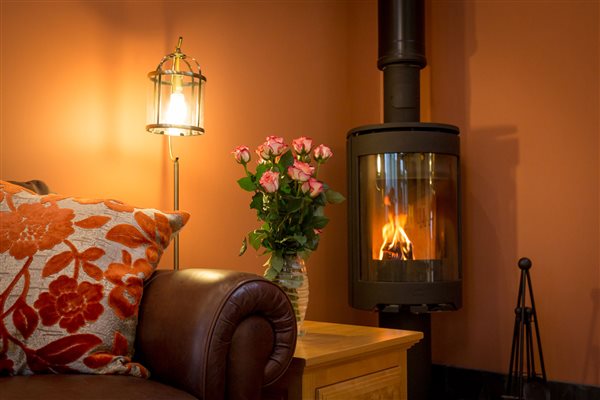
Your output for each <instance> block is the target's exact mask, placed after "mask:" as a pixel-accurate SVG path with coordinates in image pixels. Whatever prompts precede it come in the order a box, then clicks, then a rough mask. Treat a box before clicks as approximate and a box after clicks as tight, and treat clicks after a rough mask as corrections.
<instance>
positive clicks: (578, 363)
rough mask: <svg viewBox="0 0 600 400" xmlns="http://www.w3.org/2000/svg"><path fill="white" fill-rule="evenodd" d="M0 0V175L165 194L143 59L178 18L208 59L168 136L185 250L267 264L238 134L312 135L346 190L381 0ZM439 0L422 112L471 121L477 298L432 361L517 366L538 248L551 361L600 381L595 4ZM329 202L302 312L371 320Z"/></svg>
mask: <svg viewBox="0 0 600 400" xmlns="http://www.w3.org/2000/svg"><path fill="white" fill-rule="evenodd" d="M546 3H547V4H546ZM1 4H2V5H1V9H0V11H1V54H0V55H1V57H0V62H1V64H0V66H1V72H0V73H1V80H0V85H1V104H0V156H1V159H0V178H2V179H17V180H25V179H32V178H39V179H43V180H45V181H46V182H48V183H49V184H50V185H51V187H52V188H53V189H54V190H55V191H57V192H61V193H65V194H74V195H81V196H88V197H97V196H110V197H114V198H118V199H122V200H124V201H128V202H131V203H134V204H138V205H141V206H151V207H158V208H165V209H166V208H169V207H170V206H171V197H172V195H171V193H172V192H171V187H172V178H171V174H172V171H171V164H170V162H169V158H168V150H167V146H166V140H165V139H164V138H162V137H160V136H154V135H150V134H148V133H146V132H145V131H144V124H145V101H146V97H145V96H146V90H147V88H146V85H147V81H146V79H147V78H146V73H147V72H148V71H149V70H151V69H153V68H154V67H155V66H156V64H157V63H158V62H159V60H160V58H161V57H162V56H163V55H165V54H166V53H167V52H170V51H172V50H173V47H174V45H175V43H176V40H177V36H179V35H182V36H183V37H184V43H183V50H184V52H185V53H187V54H188V55H190V56H194V57H196V58H197V59H198V60H199V61H200V63H201V65H202V66H203V72H204V73H205V74H206V75H207V77H208V85H207V103H206V128H207V134H206V135H205V136H203V137H195V138H177V139H176V141H175V153H176V154H177V155H179V157H180V158H181V208H183V209H186V210H188V211H190V212H191V214H192V218H191V220H190V222H189V224H188V226H187V227H186V228H185V230H184V231H183V233H182V235H181V252H182V254H181V258H182V265H184V266H189V267H192V266H197V267H217V268H231V269H238V270H245V271H250V272H255V273H261V272H262V267H261V265H262V263H263V262H264V259H263V258H260V257H257V256H256V255H255V254H254V253H253V251H249V252H248V254H246V255H245V256H243V257H241V258H240V257H238V256H237V251H238V249H239V245H240V242H241V239H242V237H243V235H244V234H245V233H246V232H247V231H249V230H250V229H253V228H254V227H255V226H256V221H255V217H254V216H253V214H252V213H251V212H250V210H249V209H248V203H249V196H248V195H246V194H245V193H244V192H242V191H241V190H240V189H239V188H237V186H236V184H235V180H236V179H237V178H238V177H240V176H241V169H240V168H239V166H237V165H236V164H235V163H234V162H233V160H232V159H231V156H230V154H229V152H230V151H231V149H232V148H233V147H235V146H236V145H239V144H246V145H249V146H251V147H254V146H256V145H258V144H259V143H260V142H261V141H262V140H263V139H264V137H265V136H267V135H271V134H278V135H282V136H284V137H286V138H287V139H288V140H291V139H292V138H294V137H296V136H299V135H309V136H312V137H313V138H315V139H316V140H317V141H319V142H324V143H326V144H328V145H330V146H331V147H332V148H333V151H334V152H335V157H334V159H332V161H331V162H330V164H328V165H326V168H325V170H324V173H323V176H324V178H325V179H326V180H327V181H328V182H329V183H330V184H331V185H332V186H333V187H334V188H336V189H338V190H339V191H341V192H343V193H345V192H346V172H345V154H344V153H345V134H346V132H347V131H348V129H350V128H352V127H355V126H357V125H362V124H367V123H374V122H378V121H379V120H380V109H381V100H380V98H381V96H380V76H379V73H378V71H377V69H376V68H375V62H376V61H375V60H376V57H377V54H376V40H377V36H376V35H377V32H376V2H375V1H373V0H369V1H325V0H324V1H314V2H313V1H310V2H309V1H306V2H304V1H300V2H299V1H273V2H264V1H231V2H222V1H198V2H192V1H190V2H168V1H164V2H144V3H141V2H123V3H117V2H86V1H69V2H67V1H62V2H52V3H45V2H18V1H8V0H2V3H1ZM428 4H429V6H430V9H429V11H428V14H429V19H430V29H429V30H430V32H429V33H430V35H429V41H430V42H431V43H432V45H431V46H430V48H429V57H430V59H429V61H430V65H431V67H430V71H429V73H430V75H429V76H430V78H431V81H430V82H429V83H430V85H429V86H430V87H431V110H425V111H426V113H425V115H431V117H432V119H433V120H434V121H437V122H448V123H454V124H456V125H459V126H460V127H461V129H462V132H463V133H462V152H463V158H462V168H463V171H462V172H463V176H464V188H463V199H464V204H463V212H464V220H465V227H464V275H465V280H464V291H465V295H464V303H465V304H464V308H463V309H462V310H461V311H458V312H455V313H447V314H436V315H434V316H433V328H434V329H433V332H434V338H433V345H434V348H433V351H434V361H435V362H437V363H441V364H448V365H456V366H460V367H467V368H478V369H485V370H492V371H497V372H505V371H506V369H507V367H508V355H509V351H510V339H511V335H512V323H513V315H512V308H513V307H514V302H515V299H516V285H517V279H518V271H517V270H516V267H515V266H514V264H515V262H516V260H517V259H518V257H520V256H523V255H526V256H529V257H531V258H532V259H533V260H534V263H535V265H534V269H533V283H534V289H535V294H536V302H537V305H538V308H539V314H540V319H541V328H542V341H543V344H544V350H545V356H546V366H547V369H548V373H549V377H550V379H552V380H561V381H572V382H579V383H587V384H594V385H600V341H599V337H600V296H599V295H598V293H599V292H600V271H599V262H600V252H599V242H600V233H599V227H600V215H599V214H600V213H599V211H600V199H599V194H598V189H599V187H600V176H599V175H600V173H599V172H600V171H599V169H600V166H599V163H598V156H599V154H600V143H599V141H598V135H599V124H600V116H599V108H600V105H599V100H598V98H599V93H600V87H599V83H598V70H599V69H600V66H599V62H598V56H599V54H598V52H599V50H598V49H599V47H600V46H599V41H600V35H599V32H598V21H599V19H600V11H599V10H598V8H599V7H598V3H597V2H584V1H581V2H580V1H576V2H564V3H562V2H529V1H526V2H479V1H477V2H448V1H436V0H431V1H430V2H428ZM507 21H509V23H507ZM327 213H328V215H329V216H330V217H331V220H332V221H331V223H330V225H329V226H328V227H327V228H326V230H325V233H324V235H323V239H322V242H321V245H320V248H319V250H318V251H317V252H316V253H315V254H314V255H313V256H312V257H311V259H310V261H309V263H308V266H309V276H310V283H311V302H310V305H309V311H308V318H311V319H315V320H327V321H336V322H347V323H363V324H374V323H375V321H376V317H375V315H374V314H372V313H368V312H361V311H357V310H353V309H351V308H350V307H348V305H347V292H346V286H347V270H346V268H347V255H346V252H347V244H346V230H347V229H346V205H339V206H332V207H329V209H328V210H327ZM161 265H162V267H165V268H168V267H169V266H170V265H171V255H170V253H167V254H165V257H164V259H163V262H162V264H161Z"/></svg>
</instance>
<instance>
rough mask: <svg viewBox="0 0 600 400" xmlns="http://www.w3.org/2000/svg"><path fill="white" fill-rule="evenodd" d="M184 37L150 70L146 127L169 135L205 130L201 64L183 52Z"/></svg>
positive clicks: (196, 132) (204, 79)
mask: <svg viewBox="0 0 600 400" xmlns="http://www.w3.org/2000/svg"><path fill="white" fill-rule="evenodd" d="M181 42H182V38H181V37H180V38H179V43H178V45H177V48H176V50H175V52H174V53H171V54H169V55H167V56H165V57H164V58H163V59H162V60H161V62H160V63H159V64H158V67H157V68H156V70H154V71H151V72H149V73H148V78H149V79H150V87H149V89H150V93H149V95H148V111H147V121H146V130H147V131H148V132H152V133H157V134H161V135H169V136H192V135H201V134H203V133H204V85H205V83H206V77H205V76H203V75H202V72H201V70H200V64H198V62H197V61H196V60H195V59H193V58H190V57H187V56H186V55H185V54H183V53H182V52H181V49H180V48H181Z"/></svg>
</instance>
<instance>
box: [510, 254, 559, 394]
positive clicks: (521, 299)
mask: <svg viewBox="0 0 600 400" xmlns="http://www.w3.org/2000/svg"><path fill="white" fill-rule="evenodd" d="M518 265H519V268H520V269H521V280H520V284H519V294H518V296H517V307H516V308H515V328H514V331H513V341H512V350H511V355H510V365H509V369H508V380H507V383H506V390H505V394H504V395H503V396H502V398H503V399H519V400H524V399H528V400H529V399H532V400H533V399H539V400H549V399H550V392H549V390H548V388H547V387H546V383H547V380H546V368H545V367H544V355H543V353H542V342H541V340H540V329H539V326H538V317H537V313H536V311H535V301H534V299H533V288H532V285H531V276H530V275H529V270H530V269H531V260H529V259H528V258H521V259H520V260H519V264H518ZM527 289H529V297H530V303H531V306H530V307H528V306H527V305H526V303H527V301H526V294H527ZM534 330H535V344H537V351H538V355H539V362H540V367H541V370H542V371H541V375H540V374H538V373H537V372H536V366H535V359H536V356H535V345H534V340H533V331H534ZM524 368H525V370H524Z"/></svg>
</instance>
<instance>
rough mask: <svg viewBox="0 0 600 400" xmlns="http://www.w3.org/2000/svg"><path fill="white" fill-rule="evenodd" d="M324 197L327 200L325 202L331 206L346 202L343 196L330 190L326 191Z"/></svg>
mask: <svg viewBox="0 0 600 400" xmlns="http://www.w3.org/2000/svg"><path fill="white" fill-rule="evenodd" d="M325 197H326V198H327V201H328V202H329V203H331V204H339V203H341V202H343V201H344V200H346V198H345V197H344V196H342V195H341V194H340V193H338V192H336V191H335V190H332V189H327V191H326V192H325Z"/></svg>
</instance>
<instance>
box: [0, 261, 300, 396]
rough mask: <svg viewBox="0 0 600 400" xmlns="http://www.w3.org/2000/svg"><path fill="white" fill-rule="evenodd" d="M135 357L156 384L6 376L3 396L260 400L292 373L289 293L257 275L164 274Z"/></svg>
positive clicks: (157, 277)
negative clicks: (288, 372)
mask: <svg viewBox="0 0 600 400" xmlns="http://www.w3.org/2000/svg"><path fill="white" fill-rule="evenodd" d="M139 316H140V318H139V324H138V329H137V338H136V344H135V347H136V352H135V359H137V361H139V362H141V363H142V364H144V365H145V366H146V367H147V368H148V369H149V370H150V371H151V374H152V376H151V378H150V379H142V378H135V377H126V376H109V375H74V374H73V375H66V374H65V375H32V376H15V377H3V378H0V398H2V399H6V400H8V399H42V398H43V399H169V400H176V399H206V400H218V399H259V398H260V397H261V391H262V390H263V388H266V387H268V386H269V385H270V384H271V383H273V382H275V381H276V380H277V379H278V378H279V377H281V375H283V373H284V372H285V371H286V369H287V367H288V366H289V363H290V361H291V359H292V356H293V353H294V349H295V345H296V322H295V317H294V312H293V309H292V306H291V305H290V303H289V301H288V299H287V297H286V295H285V294H284V293H283V292H282V291H281V289H279V287H277V286H276V285H275V284H273V283H272V282H269V281H267V280H265V279H263V278H262V277H259V276H257V275H253V274H248V273H243V272H234V271H226V270H217V269H184V270H181V271H162V270H161V271H157V272H156V273H155V274H154V275H153V276H152V277H151V278H150V280H149V281H148V282H147V284H146V287H145V289H144V295H143V297H142V303H141V307H140V314H139Z"/></svg>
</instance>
